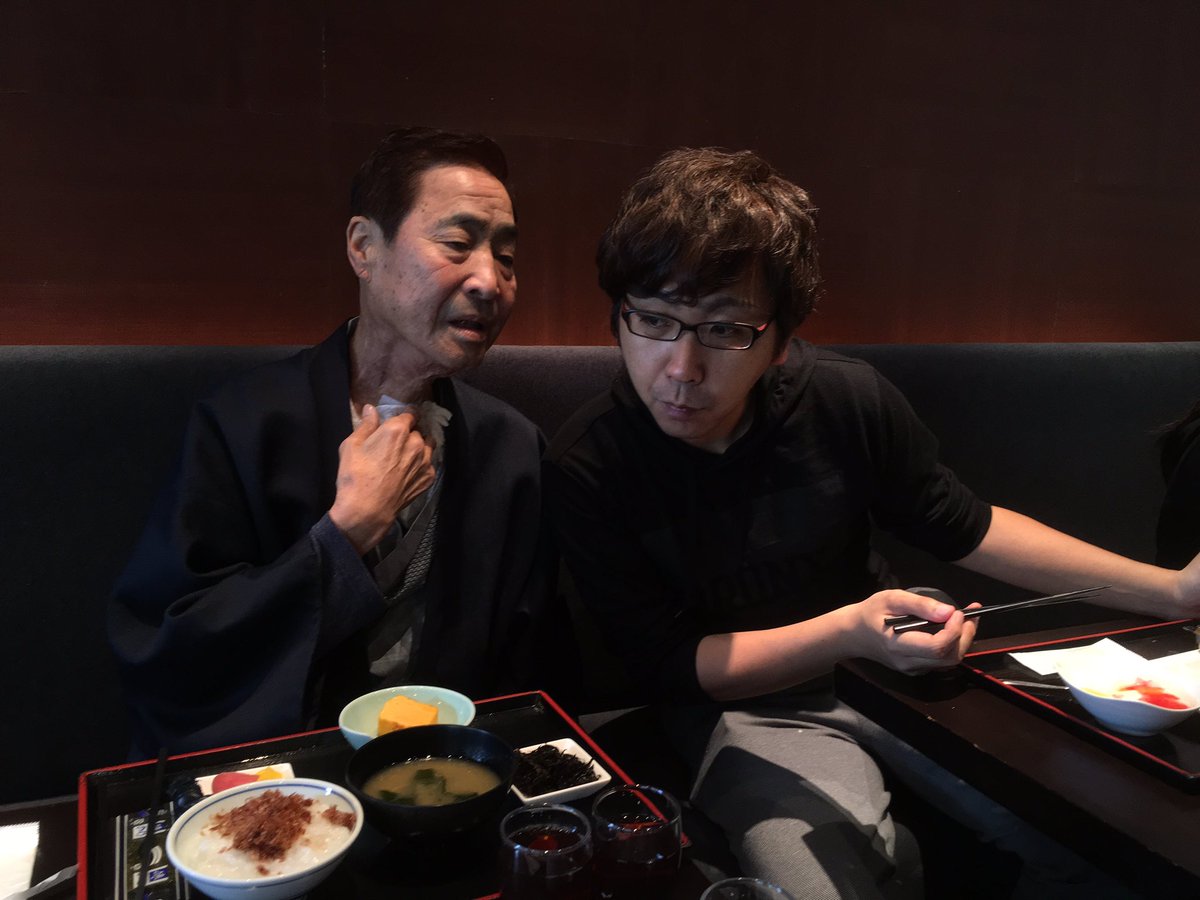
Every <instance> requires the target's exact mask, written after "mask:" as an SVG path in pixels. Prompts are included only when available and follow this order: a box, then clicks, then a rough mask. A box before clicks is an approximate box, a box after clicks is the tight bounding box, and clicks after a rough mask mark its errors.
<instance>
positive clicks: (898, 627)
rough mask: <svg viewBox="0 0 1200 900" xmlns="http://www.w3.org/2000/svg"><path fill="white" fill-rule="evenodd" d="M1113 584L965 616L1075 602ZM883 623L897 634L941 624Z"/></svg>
mask: <svg viewBox="0 0 1200 900" xmlns="http://www.w3.org/2000/svg"><path fill="white" fill-rule="evenodd" d="M1110 587H1112V585H1110V584H1103V585H1100V586H1099V587H1090V588H1084V589H1083V590H1079V591H1067V593H1065V594H1051V595H1050V596H1049V597H1034V598H1033V599H1032V600H1018V601H1017V602H1016V603H1001V604H999V605H998V606H980V607H979V608H977V609H968V610H966V611H965V612H963V617H964V618H967V619H973V618H975V617H976V616H981V615H983V614H984V613H987V612H1007V611H1008V610H1010V609H1026V608H1028V607H1030V606H1054V605H1055V604H1057V603H1073V602H1075V601H1076V600H1090V599H1091V598H1092V597H1094V596H1095V595H1096V594H1098V593H1100V592H1101V591H1106V590H1108V589H1109V588H1110ZM883 624H884V625H885V626H886V627H888V628H891V629H892V630H893V631H895V632H896V634H903V633H904V632H906V631H915V630H916V629H918V628H924V627H925V626H927V625H935V626H940V624H941V623H939V622H929V621H926V620H925V619H922V618H921V617H920V616H893V617H892V618H890V619H884V620H883Z"/></svg>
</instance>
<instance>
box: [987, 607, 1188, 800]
mask: <svg viewBox="0 0 1200 900" xmlns="http://www.w3.org/2000/svg"><path fill="white" fill-rule="evenodd" d="M1193 621H1195V620H1194V619H1172V620H1171V621H1169V622H1153V623H1151V624H1149V625H1136V626H1133V627H1131V628H1117V629H1112V630H1109V631H1098V632H1095V633H1094V634H1081V635H1076V636H1075V637H1068V638H1056V639H1054V640H1050V641H1037V642H1034V643H1029V644H1015V645H1013V646H1012V647H997V648H995V649H992V650H978V651H975V652H973V653H968V654H967V655H966V656H965V657H964V659H963V665H964V667H965V668H966V669H967V670H968V671H969V672H971V673H972V674H974V675H975V676H976V677H978V678H981V679H983V680H984V681H985V682H987V683H989V684H991V685H992V686H993V688H994V689H996V690H999V691H1002V692H1011V693H1013V694H1017V695H1018V696H1020V697H1022V698H1023V699H1024V700H1026V701H1028V702H1030V703H1033V704H1035V705H1036V706H1038V707H1039V708H1041V709H1044V710H1048V711H1049V712H1052V713H1054V714H1055V715H1056V716H1060V717H1061V718H1062V719H1064V720H1065V721H1067V722H1070V723H1071V724H1072V726H1074V727H1079V728H1083V729H1086V730H1088V731H1090V732H1091V733H1093V734H1095V735H1097V736H1098V737H1101V738H1103V739H1105V740H1108V741H1112V742H1113V743H1115V744H1119V745H1120V746H1121V747H1123V748H1125V750H1127V751H1129V752H1131V753H1133V754H1135V755H1137V756H1140V757H1142V758H1144V759H1146V760H1148V761H1150V762H1151V763H1153V764H1154V765H1155V766H1161V767H1162V768H1164V769H1169V770H1170V771H1172V772H1175V773H1177V774H1178V775H1179V777H1181V778H1183V779H1184V780H1185V781H1186V782H1187V783H1188V784H1189V785H1200V772H1191V771H1189V770H1187V769H1181V768H1179V767H1178V766H1175V765H1172V764H1171V763H1169V762H1167V761H1166V760H1165V759H1162V758H1161V757H1158V756H1155V755H1154V754H1153V753H1148V752H1147V751H1145V750H1143V749H1142V748H1141V747H1139V746H1137V745H1136V744H1131V743H1130V742H1129V741H1127V740H1125V739H1124V738H1122V737H1121V736H1120V735H1119V734H1117V733H1115V732H1112V731H1108V730H1107V729H1105V728H1100V727H1099V726H1097V725H1093V724H1092V723H1091V722H1088V721H1087V720H1085V719H1081V718H1079V717H1078V716H1073V715H1071V714H1070V713H1068V712H1065V711H1064V710H1061V709H1059V708H1058V707H1057V706H1055V705H1054V704H1052V703H1047V702H1046V701H1045V700H1043V699H1042V698H1041V697H1035V696H1034V695H1033V694H1030V693H1029V692H1027V691H1023V690H1021V689H1020V688H1018V687H1014V686H1013V685H1011V684H1005V683H1004V682H1003V681H1002V680H1001V679H999V678H995V677H993V676H992V675H989V674H988V673H987V672H984V671H983V670H982V669H977V668H975V667H974V666H972V665H970V664H968V662H967V660H970V659H971V658H972V657H976V656H996V655H998V654H1002V653H1014V652H1020V651H1025V650H1034V649H1037V648H1039V647H1053V646H1056V645H1059V644H1071V643H1075V642H1077V641H1088V640H1099V639H1101V638H1106V637H1111V636H1113V635H1126V634H1135V633H1137V632H1140V631H1151V630H1155V629H1160V628H1166V627H1169V626H1176V625H1186V624H1187V623H1189V622H1193Z"/></svg>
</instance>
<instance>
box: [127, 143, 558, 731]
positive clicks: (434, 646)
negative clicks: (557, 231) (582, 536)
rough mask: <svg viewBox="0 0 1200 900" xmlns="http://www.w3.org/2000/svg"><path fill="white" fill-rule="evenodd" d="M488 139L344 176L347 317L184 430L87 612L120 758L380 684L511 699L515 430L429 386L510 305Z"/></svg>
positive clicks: (413, 152) (539, 566)
mask: <svg viewBox="0 0 1200 900" xmlns="http://www.w3.org/2000/svg"><path fill="white" fill-rule="evenodd" d="M506 178H507V164H506V162H505V159H504V156H503V154H502V152H501V151H500V149H499V147H497V146H496V145H495V144H494V143H493V142H492V141H490V140H488V139H487V138H484V137H480V136H467V135H457V134H450V133H445V132H438V131H433V130H429V129H407V130H401V131H397V132H394V133H392V134H390V135H389V136H388V137H387V138H386V139H385V140H384V141H383V142H382V144H380V146H379V147H378V148H377V149H376V150H375V151H374V153H373V154H372V155H371V157H370V158H369V159H368V160H367V161H366V163H364V164H363V166H362V167H361V169H360V170H359V172H358V174H357V176H356V178H355V180H354V184H353V189H352V192H351V213H352V215H351V218H350V222H349V225H348V227H347V229H346V254H347V257H348V259H349V262H350V266H351V268H352V270H353V271H354V273H355V275H356V276H357V278H358V282H359V307H360V311H359V315H358V317H357V318H356V319H353V320H351V321H350V322H348V323H346V324H344V325H343V326H341V327H339V328H338V329H337V330H336V331H335V332H334V333H333V334H332V335H331V336H330V337H329V338H327V339H326V340H325V341H324V342H323V343H321V344H319V345H317V346H316V347H313V348H311V349H309V350H306V351H304V352H302V353H300V354H298V355H296V356H294V357H292V358H290V359H286V360H284V361H282V362H280V363H277V364H273V365H268V366H265V367H263V368H261V369H258V370H256V371H254V372H251V373H250V374H248V375H246V376H244V377H241V378H239V379H237V380H235V381H234V382H232V383H231V384H229V385H227V386H226V387H224V388H223V389H222V390H220V391H219V392H218V393H216V394H215V395H214V396H213V397H211V398H209V399H208V400H206V401H204V402H202V403H200V404H199V405H198V406H197V407H196V409H195V410H194V412H193V415H192V417H191V422H190V424H189V427H188V430H187V435H186V438H185V440H184V447H183V454H182V459H181V461H180V464H179V468H178V471H177V473H176V475H175V477H174V478H173V479H172V481H171V483H170V485H169V486H168V487H167V489H166V490H165V491H164V493H163V494H162V496H161V498H160V500H159V502H158V504H157V506H156V509H155V511H154V513H153V516H152V518H151V521H150V523H149V525H148V526H147V528H146V530H145V533H144V534H143V536H142V539H141V542H140V543H139V545H138V547H137V550H136V552H135V554H134V557H133V559H132V561H131V562H130V563H129V566H128V568H127V570H126V571H125V573H124V575H123V576H122V578H121V580H120V582H119V583H118V585H117V587H116V590H115V593H114V597H113V600H112V604H111V611H110V636H111V640H112V643H113V646H114V648H115V651H116V654H117V656H118V659H119V662H120V667H121V671H122V674H123V678H124V683H125V686H126V692H127V696H128V698H129V701H130V705H131V707H132V711H133V718H134V725H135V741H136V745H137V747H138V749H140V750H141V751H142V752H146V753H149V752H154V751H155V750H156V749H157V748H158V747H163V746H165V747H168V748H170V749H171V750H176V751H178V750H186V749H193V748H199V747H208V746H214V745H219V744H222V743H229V742H232V741H239V740H247V739H252V738H259V737H266V736H270V735H277V734H284V733H288V732H294V731H297V730H300V729H303V728H305V727H309V726H313V725H324V724H331V723H333V722H334V721H335V719H336V714H337V711H338V710H339V709H340V707H341V705H342V704H344V703H345V702H346V701H347V700H348V699H350V698H351V697H353V696H355V695H356V694H358V693H362V692H363V691H366V690H369V689H371V688H373V687H378V686H380V685H386V684H388V683H395V682H398V681H401V680H410V681H430V682H436V683H439V684H443V685H448V686H451V687H455V688H458V689H460V690H463V691H466V692H468V693H472V694H479V693H481V692H493V691H499V690H504V689H508V688H512V687H516V686H520V685H522V684H523V683H525V682H526V680H527V679H528V677H529V674H530V673H529V672H528V671H526V668H525V667H526V666H527V664H528V660H529V659H530V657H531V655H530V654H529V653H527V652H525V651H526V649H527V647H528V645H529V642H530V641H531V640H532V639H533V634H534V628H535V625H540V623H541V622H542V621H543V616H542V612H543V605H544V601H545V597H546V592H547V588H548V586H549V584H550V563H551V560H550V554H549V553H547V551H546V545H545V542H544V541H543V540H542V533H541V529H540V505H541V497H540V486H539V473H538V459H539V456H540V450H541V446H542V442H541V438H540V435H539V433H538V431H537V429H536V428H535V427H534V426H533V425H532V424H531V423H530V422H529V421H528V420H526V419H525V418H523V417H522V416H520V415H519V414H518V413H516V412H515V411H514V410H512V409H511V408H509V407H507V406H506V405H504V404H503V403H501V402H499V401H498V400H496V399H494V398H492V397H489V396H487V395H485V394H483V393H481V392H479V391H477V390H475V389H473V388H471V387H469V386H467V385H465V384H463V383H461V382H459V381H456V380H454V379H453V378H452V377H451V376H454V375H455V374H456V373H458V372H461V371H463V370H464V369H467V368H469V367H471V366H475V365H477V364H478V363H479V362H480V361H481V360H482V359H483V356H484V354H485V353H486V351H487V349H488V348H489V347H490V346H491V345H492V343H493V341H495V340H496V337H497V335H499V333H500V330H501V328H503V326H504V323H505V320H506V319H507V318H508V314H509V312H510V311H511V309H512V306H513V302H514V299H515V296H516V287H517V281H516V273H515V268H514V267H515V258H514V257H515V252H516V242H517V228H516V222H515V219H514V215H513V206H512V201H511V199H510V197H509V193H508V190H507V188H506V186H505V179H506Z"/></svg>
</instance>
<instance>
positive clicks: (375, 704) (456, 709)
mask: <svg viewBox="0 0 1200 900" xmlns="http://www.w3.org/2000/svg"><path fill="white" fill-rule="evenodd" d="M401 694H402V695H404V696H405V697H408V698H409V699H410V700H416V701H417V702H418V703H428V704H429V705H430V706H436V707H437V711H438V717H437V724H438V725H470V724H471V722H472V721H473V720H474V719H475V704H474V703H472V702H471V700H470V698H469V697H467V696H465V695H463V694H460V693H459V692H458V691H452V690H450V689H449V688H443V687H434V686H433V685H429V684H401V685H397V686H395V687H387V688H381V689H380V690H378V691H372V692H371V693H369V694H363V695H362V696H361V697H358V698H356V699H354V700H351V701H350V702H349V703H347V704H346V705H345V707H343V708H342V712H341V715H339V716H338V727H339V728H341V729H342V736H343V737H344V738H345V739H346V740H347V741H349V742H350V746H351V747H353V748H354V749H355V750H357V749H358V748H359V747H361V746H362V745H363V744H365V743H366V742H367V741H369V740H371V738H375V737H379V713H380V711H381V710H382V709H383V704H385V703H387V702H388V701H389V700H391V699H392V698H393V697H395V696H397V695H401Z"/></svg>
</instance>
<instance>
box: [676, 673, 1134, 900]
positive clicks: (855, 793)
mask: <svg viewBox="0 0 1200 900" xmlns="http://www.w3.org/2000/svg"><path fill="white" fill-rule="evenodd" d="M800 696H801V697H802V699H803V704H802V705H800V704H799V703H797V704H796V705H793V706H789V707H786V708H781V707H754V708H742V709H737V710H732V711H721V710H719V709H714V708H713V707H682V708H679V707H677V708H673V709H669V710H665V711H664V714H665V716H666V720H667V724H668V726H669V731H670V733H671V734H672V735H673V736H674V738H675V740H676V743H677V744H678V749H679V751H680V752H681V753H682V754H683V755H684V757H685V758H686V759H687V760H688V762H689V764H690V765H691V766H692V771H693V772H695V773H697V774H696V779H695V783H694V785H693V788H692V796H691V800H692V803H693V804H694V805H695V806H696V807H697V808H698V809H699V810H700V811H701V812H703V813H704V814H705V815H706V816H707V817H708V818H709V819H711V820H712V821H713V822H715V823H716V824H717V825H718V826H720V827H721V828H722V829H723V831H724V832H725V834H726V836H727V837H728V839H729V842H730V846H731V849H732V850H733V853H734V856H735V857H736V858H737V860H738V863H739V864H740V865H741V867H742V869H743V871H744V872H745V873H747V874H749V875H754V876H757V877H760V878H765V879H767V880H768V881H773V882H775V883H776V884H778V885H780V886H782V887H784V888H786V889H788V890H789V891H791V892H792V894H793V895H794V896H796V897H798V898H805V900H809V898H812V900H824V898H828V900H834V898H842V897H853V898H866V897H885V898H919V897H921V896H922V881H921V862H920V855H919V853H918V852H917V850H916V847H915V846H914V845H913V844H912V843H911V842H909V841H906V840H904V835H903V833H902V834H901V835H899V836H898V835H897V829H896V827H895V823H894V822H893V821H892V818H891V816H890V815H889V812H888V804H889V801H890V799H891V797H890V794H889V792H888V790H887V786H886V785H885V783H884V778H883V774H882V773H881V771H880V768H879V765H878V764H877V763H876V758H878V759H879V760H882V761H883V763H884V764H885V765H886V766H887V768H888V769H889V770H890V771H891V772H892V773H894V774H895V776H896V777H897V778H900V779H902V780H903V781H904V782H905V784H907V785H908V786H909V787H910V788H912V789H913V790H914V791H916V792H917V793H918V794H919V795H920V796H922V797H923V798H925V799H926V800H928V801H929V802H930V803H931V804H932V805H933V806H935V807H937V808H938V809H941V810H942V811H943V812H945V813H946V814H947V815H949V816H950V817H952V818H953V819H955V820H956V821H958V822H960V823H962V824H963V825H964V826H966V827H967V828H969V829H970V830H971V831H973V832H974V833H975V834H976V835H977V836H978V838H979V840H981V841H984V842H987V843H991V844H994V845H995V846H997V847H998V848H1000V849H1002V850H1007V851H1010V852H1012V853H1015V854H1016V855H1017V856H1019V857H1020V858H1021V860H1022V862H1023V866H1022V871H1021V880H1020V882H1019V883H1018V885H1017V891H1016V893H1015V895H1014V896H1018V897H1028V898H1038V900H1054V898H1075V897H1078V898H1083V897H1087V898H1089V900H1096V898H1114V900H1115V898H1128V897H1133V896H1134V895H1133V894H1131V893H1130V892H1128V891H1125V890H1124V889H1123V888H1122V887H1120V886H1119V885H1117V884H1116V883H1115V882H1113V881H1112V880H1110V879H1108V878H1107V877H1106V876H1104V875H1102V874H1101V873H1100V872H1098V871H1097V870H1096V869H1094V868H1093V867H1091V866H1089V865H1088V864H1087V863H1085V862H1083V860H1081V859H1080V858H1079V857H1077V856H1075V855H1074V854H1073V853H1071V852H1069V851H1068V850H1066V849H1065V848H1064V847H1062V846H1061V845H1059V844H1057V843H1055V842H1054V841H1051V840H1049V839H1048V838H1046V837H1045V836H1044V835H1042V834H1041V833H1039V832H1037V831H1036V830H1035V829H1033V828H1032V827H1030V826H1029V825H1028V824H1027V823H1025V822H1024V821H1023V820H1022V819H1019V818H1018V817H1017V816H1015V815H1013V814H1012V813H1011V812H1009V811H1008V810H1007V809H1005V808H1004V807H1003V806H1001V805H999V804H997V803H995V802H994V801H992V800H990V799H988V798H987V797H985V796H984V795H983V794H981V793H980V792H979V791H977V790H975V789H974V788H972V787H970V786H969V785H968V784H966V783H965V782H964V781H962V780H961V779H959V778H956V777H955V776H953V775H952V774H950V773H949V772H947V771H946V770H945V769H943V768H941V767H940V766H938V765H936V764H934V763H933V762H932V761H931V760H929V759H928V758H927V757H925V756H923V755H922V754H920V753H918V752H917V751H916V750H914V749H912V748H911V747H909V746H908V745H907V744H905V743H904V742H902V741H900V740H898V739H897V738H895V737H894V736H893V735H891V734H890V733H889V732H887V731H885V730H884V729H882V728H880V727H879V726H878V725H876V724H875V723H873V722H871V721H870V720H869V719H867V718H865V717H864V716H862V715H860V714H859V713H857V712H856V711H854V710H853V709H851V708H850V707H848V706H846V705H845V704H844V703H841V702H840V701H839V700H837V699H836V698H835V697H834V696H833V694H832V692H831V691H816V692H812V693H806V694H803V695H800ZM790 702H791V701H790V700H789V703H790ZM868 751H869V752H868Z"/></svg>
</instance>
